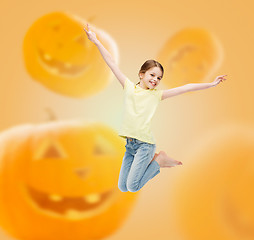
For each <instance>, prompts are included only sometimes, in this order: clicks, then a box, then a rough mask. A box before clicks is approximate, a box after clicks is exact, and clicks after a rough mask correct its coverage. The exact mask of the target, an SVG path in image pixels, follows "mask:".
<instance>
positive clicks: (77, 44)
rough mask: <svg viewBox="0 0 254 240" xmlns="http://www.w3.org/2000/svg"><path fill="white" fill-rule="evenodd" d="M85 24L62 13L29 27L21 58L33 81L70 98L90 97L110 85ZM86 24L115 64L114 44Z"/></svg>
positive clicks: (37, 21)
mask: <svg viewBox="0 0 254 240" xmlns="http://www.w3.org/2000/svg"><path fill="white" fill-rule="evenodd" d="M86 24H87V21H86V20H84V19H81V18H80V17H77V16H75V15H72V14H69V13H64V12H53V13H49V14H47V15H44V16H42V17H40V18H39V19H37V20H36V21H35V22H34V23H33V24H32V26H31V27H30V28H29V29H28V31H27V33H26V35H25V37H24V42H23V54H24V60H25V67H26V69H27V71H28V73H29V74H30V75H31V77H32V78H33V79H34V80H35V81H37V82H39V83H41V84H43V85H44V86H45V87H47V88H48V89H50V90H52V91H54V92H56V93H58V94H63V95H66V96H70V97H84V96H89V95H93V94H95V93H98V92H99V91H101V90H103V89H104V88H105V87H106V86H107V85H108V84H109V83H110V82H111V80H112V72H111V70H110V69H109V67H108V66H107V64H106V63H105V62H104V60H103V58H102V56H101V54H100V52H99V50H98V49H97V47H96V45H95V44H94V43H92V42H91V41H90V40H89V39H88V38H87V36H86V34H85V31H84V30H83V29H84V27H85V26H86ZM89 24H90V25H91V29H92V31H94V32H95V33H96V36H97V38H98V39H99V40H100V41H101V42H102V44H103V45H104V46H105V48H107V50H108V51H109V52H110V53H111V55H112V57H113V58H114V60H115V61H116V62H117V61H118V49H117V45H116V43H115V42H114V40H113V39H112V38H111V37H110V36H109V35H108V34H107V33H106V32H104V31H103V30H101V29H98V28H96V27H95V26H93V25H92V24H91V23H89Z"/></svg>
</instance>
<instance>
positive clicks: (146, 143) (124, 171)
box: [84, 24, 227, 192]
mask: <svg viewBox="0 0 254 240" xmlns="http://www.w3.org/2000/svg"><path fill="white" fill-rule="evenodd" d="M84 30H85V32H86V34H87V37H88V39H89V40H91V41H92V42H93V43H94V44H95V45H96V46H97V48H98V49H99V51H100V53H101V55H102V57H103V59H104V60H105V62H106V64H107V65H108V66H109V67H110V69H111V70H112V72H113V73H114V75H115V76H116V78H117V79H118V80H119V82H120V84H121V85H122V87H123V91H124V111H123V121H122V125H121V128H120V131H119V132H118V134H119V136H121V137H123V138H125V139H126V145H125V148H126V152H125V155H124V157H123V161H122V166H121V170H120V174H119V180H118V187H119V189H120V190H121V191H122V192H127V191H130V192H136V191H138V190H140V189H141V188H142V187H143V186H144V185H145V184H146V182H148V181H149V180H150V179H152V178H153V177H155V176H156V175H157V174H158V173H160V168H166V167H168V168H170V167H174V166H177V165H182V162H180V161H177V160H175V159H173V158H171V157H169V156H168V155H167V154H166V153H165V152H164V151H160V152H159V153H158V154H157V153H155V149H156V145H155V140H154V137H153V134H152V132H151V130H150V129H151V120H152V118H153V115H154V113H155V110H156V108H157V106H158V104H159V102H160V101H162V100H164V99H166V98H169V97H173V96H176V95H179V94H182V93H186V92H190V91H195V90H201V89H206V88H210V87H215V86H217V84H219V83H220V82H222V81H223V80H226V79H225V78H224V77H225V76H227V75H220V76H218V77H216V78H215V80H214V81H213V82H211V83H192V84H186V85H183V86H180V87H176V88H171V89H167V90H158V89H156V87H157V86H158V85H159V84H160V81H161V79H162V77H163V73H164V70H163V67H162V65H161V64H160V63H159V62H157V61H155V60H147V61H146V62H145V63H144V64H143V65H142V66H141V68H140V70H139V74H138V76H139V79H140V81H139V82H138V83H137V84H136V85H135V84H134V83H133V82H132V81H130V80H129V78H127V77H126V76H125V75H124V74H123V73H122V72H121V71H120V70H119V68H118V66H117V64H116V63H115V61H114V60H113V58H112V56H111V55H110V53H109V52H108V51H107V50H106V49H105V48H104V46H103V45H102V44H101V42H100V41H99V40H98V39H97V38H96V34H95V33H94V32H92V31H91V30H90V28H89V25H88V24H87V30H86V29H85V28H84Z"/></svg>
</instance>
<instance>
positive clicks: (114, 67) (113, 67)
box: [84, 24, 126, 88]
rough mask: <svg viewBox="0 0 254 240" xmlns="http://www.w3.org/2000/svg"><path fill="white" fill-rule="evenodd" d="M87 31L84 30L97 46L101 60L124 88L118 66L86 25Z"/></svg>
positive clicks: (123, 79)
mask: <svg viewBox="0 0 254 240" xmlns="http://www.w3.org/2000/svg"><path fill="white" fill-rule="evenodd" d="M87 29H88V30H86V29H85V28H84V30H85V31H86V34H87V37H88V39H89V40H91V41H92V42H93V43H94V44H95V45H96V46H97V48H98V49H99V51H100V53H101V55H102V57H103V59H104V60H105V62H106V63H107V65H108V66H109V67H110V69H111V70H112V72H113V73H114V75H115V76H116V78H117V79H118V80H119V82H120V83H121V85H122V87H123V88H124V82H125V79H126V76H125V75H124V74H123V73H122V72H121V71H120V69H119V68H118V65H117V64H116V63H115V61H114V60H113V58H112V56H111V55H110V53H109V52H108V51H107V49H106V48H104V46H103V45H102V44H101V42H100V41H99V40H98V39H97V38H96V34H95V33H94V32H92V31H91V30H90V28H89V25H88V24H87Z"/></svg>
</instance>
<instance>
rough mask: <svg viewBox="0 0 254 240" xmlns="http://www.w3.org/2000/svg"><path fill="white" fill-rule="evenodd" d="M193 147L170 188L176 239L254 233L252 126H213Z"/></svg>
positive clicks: (235, 239)
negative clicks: (210, 131) (177, 237)
mask: <svg viewBox="0 0 254 240" xmlns="http://www.w3.org/2000/svg"><path fill="white" fill-rule="evenodd" d="M192 151H193V152H191V153H190V158H189V161H188V162H186V164H185V168H184V169H183V170H182V171H181V173H180V174H179V176H177V177H176V178H175V179H174V182H175V184H174V186H173V188H172V192H170V199H172V202H171V203H170V206H169V207H170V209H169V212H170V215H171V216H172V219H173V221H174V224H176V225H175V226H174V228H175V229H177V228H178V231H177V232H178V233H179V234H181V239H183V240H204V239H207V240H214V239H216V240H241V239H254V205H253V203H254V191H253V186H254V126H253V127H247V126H246V127H241V126H237V125H235V126H234V125H233V126H228V127H225V128H222V129H218V132H213V133H212V134H211V135H208V138H207V139H206V137H205V136H204V137H202V143H198V144H197V146H196V147H195V148H194V150H192Z"/></svg>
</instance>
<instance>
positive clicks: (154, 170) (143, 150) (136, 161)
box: [118, 137, 160, 192]
mask: <svg viewBox="0 0 254 240" xmlns="http://www.w3.org/2000/svg"><path fill="white" fill-rule="evenodd" d="M125 148H126V152H125V155H124V157H123V162H122V166H121V170H120V174H119V180H118V188H119V189H120V190H121V191H122V192H127V191H130V192H136V191H138V190H140V189H141V188H142V187H143V186H144V185H145V183H146V182H147V181H148V180H150V179H152V178H153V177H155V176H156V175H157V174H158V173H160V165H159V164H158V162H157V161H152V162H151V160H152V159H153V157H154V154H155V148H156V145H155V144H151V143H147V142H143V141H140V140H138V139H135V138H129V137H128V138H126V145H125ZM150 162H151V163H150Z"/></svg>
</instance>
